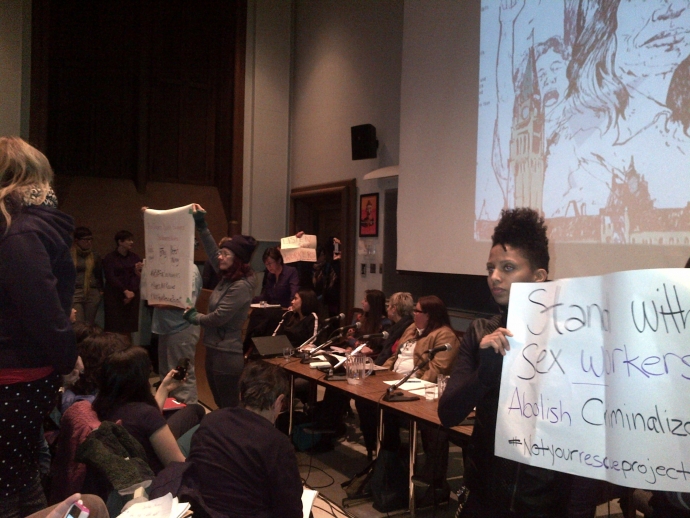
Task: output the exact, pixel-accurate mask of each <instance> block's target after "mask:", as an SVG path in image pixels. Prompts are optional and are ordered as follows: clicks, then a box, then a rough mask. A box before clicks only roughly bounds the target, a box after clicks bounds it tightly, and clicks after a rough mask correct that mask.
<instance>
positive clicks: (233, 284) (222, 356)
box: [184, 203, 256, 408]
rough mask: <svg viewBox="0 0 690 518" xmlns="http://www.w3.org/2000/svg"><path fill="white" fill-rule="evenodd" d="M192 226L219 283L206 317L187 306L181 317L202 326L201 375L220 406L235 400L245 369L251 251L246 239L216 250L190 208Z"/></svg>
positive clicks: (252, 243)
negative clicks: (203, 358) (203, 361)
mask: <svg viewBox="0 0 690 518" xmlns="http://www.w3.org/2000/svg"><path fill="white" fill-rule="evenodd" d="M193 210H194V213H193V215H194V222H195V224H196V229H197V231H198V232H199V235H200V237H201V242H202V244H203V245H204V250H205V251H206V255H207V256H208V258H209V261H210V263H211V266H212V267H213V269H214V270H216V272H218V273H219V275H220V278H221V280H220V282H219V283H218V285H217V286H216V287H215V289H214V290H213V293H212V294H211V297H210V299H209V301H208V310H209V312H208V314H206V315H203V314H201V313H197V311H196V309H194V308H188V309H187V310H186V311H185V313H184V318H185V319H186V320H187V321H188V322H191V323H192V324H194V325H200V326H202V327H203V328H204V345H205V346H206V376H207V378H208V384H209V386H210V387H211V392H212V393H213V399H215V401H216V404H217V405H218V406H219V407H221V408H223V407H228V406H236V405H237V403H238V402H239V385H238V383H239V380H240V374H242V369H243V368H244V356H243V354H242V325H243V324H244V321H245V320H246V319H247V314H248V313H249V306H250V304H251V301H252V297H253V295H254V286H255V284H256V276H255V275H254V272H253V271H252V269H251V267H250V266H249V261H250V260H251V258H252V254H253V253H254V250H255V249H256V240H255V239H254V238H253V237H251V236H241V235H237V236H233V237H232V239H229V240H227V241H225V242H224V243H223V244H222V245H221V247H220V248H218V246H217V245H216V241H215V240H214V239H213V236H212V235H211V231H210V230H209V229H208V225H207V224H206V220H205V215H206V211H205V210H204V209H203V208H202V207H201V205H199V204H196V203H195V204H194V205H193Z"/></svg>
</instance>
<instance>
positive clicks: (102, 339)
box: [60, 326, 129, 414]
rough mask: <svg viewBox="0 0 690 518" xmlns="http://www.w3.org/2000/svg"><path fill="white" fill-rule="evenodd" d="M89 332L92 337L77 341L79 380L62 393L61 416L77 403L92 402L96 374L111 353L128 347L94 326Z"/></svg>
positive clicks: (120, 338) (96, 382)
mask: <svg viewBox="0 0 690 518" xmlns="http://www.w3.org/2000/svg"><path fill="white" fill-rule="evenodd" d="M91 332H92V333H93V334H92V335H90V336H87V337H86V338H84V339H83V340H81V341H77V350H78V351H79V358H80V359H81V361H82V370H81V372H80V373H79V378H78V379H77V380H75V382H74V383H72V384H71V385H70V386H66V387H65V390H64V391H63V393H62V401H61V403H60V411H61V412H62V413H63V414H64V413H65V412H66V411H67V409H68V408H69V407H70V406H72V404H74V403H76V402H77V401H82V400H86V401H88V402H90V403H92V402H93V400H94V399H95V397H96V389H97V388H98V373H99V371H100V369H101V366H102V365H103V362H104V361H105V360H106V358H108V356H110V355H111V354H112V353H115V352H117V351H124V350H125V349H127V348H128V347H129V343H127V341H126V340H125V339H124V338H123V337H122V335H118V334H117V333H104V332H103V331H101V330H100V328H98V327H96V326H91Z"/></svg>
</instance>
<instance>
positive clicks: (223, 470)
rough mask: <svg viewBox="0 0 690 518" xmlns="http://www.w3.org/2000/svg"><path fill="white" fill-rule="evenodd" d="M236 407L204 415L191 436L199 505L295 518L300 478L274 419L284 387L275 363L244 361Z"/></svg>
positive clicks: (257, 517) (265, 517) (261, 517)
mask: <svg viewBox="0 0 690 518" xmlns="http://www.w3.org/2000/svg"><path fill="white" fill-rule="evenodd" d="M239 391H240V405H239V406H238V407H231V408H223V409H220V410H216V411H214V412H211V413H210V414H208V415H207V416H206V417H205V418H204V420H203V421H202V423H201V426H200V427H199V429H198V430H197V432H196V433H195V434H194V436H193V437H192V448H191V451H190V454H189V457H187V462H191V463H193V464H194V467H195V468H196V469H195V470H194V471H195V473H196V475H195V480H194V483H195V484H194V485H195V486H196V487H198V488H199V492H200V493H201V496H202V497H203V500H204V505H205V506H207V507H208V508H209V509H210V510H212V511H214V512H217V513H218V514H219V515H220V516H233V517H240V518H241V517H247V518H249V517H252V518H279V517H280V518H283V517H284V518H300V517H301V516H302V481H301V479H300V475H299V469H298V468H297V457H296V456H295V451H294V449H293V447H292V444H290V441H289V440H288V438H287V437H286V436H285V435H284V434H282V433H281V432H279V431H278V430H277V429H276V428H275V427H274V423H275V420H276V418H277V417H278V414H279V413H280V412H281V409H282V406H283V402H284V400H285V397H286V394H287V391H288V381H287V378H286V377H285V375H284V374H283V372H282V371H281V369H280V368H279V367H276V366H275V365H269V364H266V363H263V362H253V363H249V364H248V365H247V366H246V367H245V369H244V371H243V372H242V376H241V377H240V382H239Z"/></svg>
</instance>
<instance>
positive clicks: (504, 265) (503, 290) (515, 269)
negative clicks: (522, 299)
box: [486, 245, 546, 306]
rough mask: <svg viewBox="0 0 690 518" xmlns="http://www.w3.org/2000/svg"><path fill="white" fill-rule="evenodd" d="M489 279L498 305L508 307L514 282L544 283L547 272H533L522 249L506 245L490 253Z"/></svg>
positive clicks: (488, 263)
mask: <svg viewBox="0 0 690 518" xmlns="http://www.w3.org/2000/svg"><path fill="white" fill-rule="evenodd" d="M486 271H487V278H486V280H487V281H488V283H489V289H490V290H491V295H493V297H494V300H495V301H496V303H498V304H500V305H501V306H507V305H508V300H509V299H510V287H511V286H512V284H513V283H514V282H543V281H545V280H546V270H542V269H538V270H533V269H532V265H531V264H530V262H529V261H528V260H527V258H526V257H525V256H524V255H523V254H522V252H521V251H520V249H518V248H513V247H512V246H510V245H506V247H505V250H504V249H503V246H502V245H496V246H494V247H493V248H492V249H491V252H489V260H488V261H487V262H486Z"/></svg>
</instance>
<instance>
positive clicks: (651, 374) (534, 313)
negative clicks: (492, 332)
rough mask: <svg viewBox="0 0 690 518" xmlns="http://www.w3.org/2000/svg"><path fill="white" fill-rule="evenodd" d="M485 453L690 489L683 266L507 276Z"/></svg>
mask: <svg viewBox="0 0 690 518" xmlns="http://www.w3.org/2000/svg"><path fill="white" fill-rule="evenodd" d="M507 325H508V329H510V330H511V332H512V333H513V334H514V337H513V338H512V339H510V347H511V349H510V351H509V352H508V353H507V354H506V356H505V358H504V360H503V373H502V378H501V394H500V399H499V405H498V422H497V426H496V443H495V446H496V455H499V456H501V457H505V458H509V459H512V460H515V461H518V462H523V463H526V464H530V465H533V466H540V467H543V468H547V469H553V470H557V471H563V472H568V473H573V474H576V475H581V476H584V477H589V478H595V479H601V480H608V481H610V482H613V483H615V484H620V485H622V486H627V487H636V488H646V489H657V490H672V491H683V492H690V269H688V270H686V269H666V270H640V271H630V272H619V273H613V274H609V275H604V276H600V277H585V278H580V279H564V280H560V281H554V282H546V283H524V284H514V285H513V286H512V287H511V293H510V310H509V313H508V324H507Z"/></svg>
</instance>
